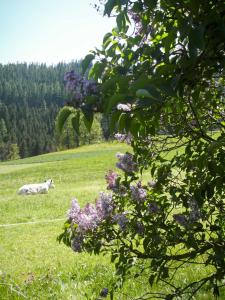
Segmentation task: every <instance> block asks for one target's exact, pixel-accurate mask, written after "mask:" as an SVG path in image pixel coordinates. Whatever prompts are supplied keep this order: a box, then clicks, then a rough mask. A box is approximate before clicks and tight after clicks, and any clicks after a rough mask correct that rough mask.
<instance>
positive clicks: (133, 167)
mask: <svg viewBox="0 0 225 300" xmlns="http://www.w3.org/2000/svg"><path fill="white" fill-rule="evenodd" d="M116 157H117V158H118V160H119V162H118V163H117V164H116V166H117V168H119V169H121V170H123V171H124V172H126V173H132V172H135V171H137V170H138V166H137V163H136V162H134V160H133V155H132V154H131V153H128V152H126V153H125V154H123V153H117V154H116Z"/></svg>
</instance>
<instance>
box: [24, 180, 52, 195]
mask: <svg viewBox="0 0 225 300" xmlns="http://www.w3.org/2000/svg"><path fill="white" fill-rule="evenodd" d="M54 187H55V186H54V183H53V180H52V179H48V180H46V181H45V182H42V183H32V184H25V185H23V186H22V187H21V188H19V190H18V194H19V195H32V194H47V193H48V190H49V189H50V188H54Z"/></svg>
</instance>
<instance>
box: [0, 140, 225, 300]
mask: <svg viewBox="0 0 225 300" xmlns="http://www.w3.org/2000/svg"><path fill="white" fill-rule="evenodd" d="M127 149H128V146H125V145H122V144H113V143H111V144H97V145H91V146H84V147H81V148H79V149H75V150H69V151H63V152H59V153H52V154H46V155H41V156H37V157H33V158H27V159H21V160H16V161H10V162H6V163H1V164H0V182H1V187H0V211H1V214H0V300H5V299H7V300H8V299H9V300H11V299H32V300H33V299H41V300H42V299H66V300H67V299H71V300H72V299H74V300H82V299H96V298H97V297H98V296H99V293H100V291H101V289H102V288H103V287H109V288H110V286H111V285H112V283H113V281H114V280H115V276H114V267H113V265H111V264H110V262H109V258H108V257H102V256H89V255H87V254H83V253H82V254H76V253H74V252H72V251H71V249H69V248H67V247H66V246H64V245H63V244H58V242H57V241H56V238H57V236H58V235H59V234H60V233H61V231H62V225H63V223H64V220H65V219H66V212H67V210H68V208H69V206H70V202H71V199H72V198H73V197H76V198H78V200H79V202H80V203H81V205H84V204H85V203H86V202H93V201H94V200H95V198H96V197H97V196H98V193H99V191H102V190H105V180H104V176H105V173H106V171H107V170H108V169H112V168H114V166H115V162H116V158H115V153H116V152H125V151H126V150H127ZM48 178H53V180H54V182H55V186H56V187H55V189H52V190H50V192H49V193H48V194H45V195H32V196H19V195H17V190H18V188H19V187H20V186H21V185H23V184H25V183H32V182H42V181H43V180H44V179H48ZM201 272H203V270H202V269H199V274H200V273H201ZM187 276H189V277H190V276H196V271H195V273H193V272H192V270H191V269H189V270H185V271H184V273H183V274H181V275H180V278H179V280H181V281H185V280H186V279H187ZM146 281H147V278H146V279H144V280H143V278H142V279H141V280H140V281H135V282H134V281H133V280H130V281H129V282H128V283H127V284H126V286H125V287H124V289H123V290H122V291H119V292H118V293H117V294H116V297H115V299H133V298H134V297H135V296H138V295H140V294H141V293H142V292H143V293H144V292H145V291H146ZM199 297H200V298H198V299H204V300H206V299H208V300H209V299H212V296H211V295H208V294H207V293H206V294H205V295H203V294H201V295H200V296H199ZM221 299H224V298H221Z"/></svg>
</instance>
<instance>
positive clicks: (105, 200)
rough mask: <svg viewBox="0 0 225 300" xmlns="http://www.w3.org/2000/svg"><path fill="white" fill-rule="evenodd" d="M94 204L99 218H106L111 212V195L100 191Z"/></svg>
mask: <svg viewBox="0 0 225 300" xmlns="http://www.w3.org/2000/svg"><path fill="white" fill-rule="evenodd" d="M95 206H96V210H97V213H98V216H99V218H100V220H104V219H106V218H107V217H108V216H110V214H111V213H112V212H113V208H114V206H113V201H112V195H111V194H106V193H103V192H101V193H100V198H99V199H98V200H97V201H96V204H95Z"/></svg>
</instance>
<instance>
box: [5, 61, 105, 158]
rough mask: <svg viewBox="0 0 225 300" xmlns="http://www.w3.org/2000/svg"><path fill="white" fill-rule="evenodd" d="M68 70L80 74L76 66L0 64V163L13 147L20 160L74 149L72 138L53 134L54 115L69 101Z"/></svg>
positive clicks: (83, 141)
mask: <svg viewBox="0 0 225 300" xmlns="http://www.w3.org/2000/svg"><path fill="white" fill-rule="evenodd" d="M71 69H75V70H76V71H77V72H81V64H80V62H73V63H70V64H65V63H59V64H58V65H56V66H46V65H45V64H40V65H38V64H30V65H27V64H26V63H24V64H8V65H1V64H0V146H1V150H2V151H1V158H0V159H1V160H7V159H10V157H12V156H9V155H8V154H7V153H9V152H10V151H9V149H11V148H14V145H15V146H16V145H17V147H18V149H19V153H18V155H19V156H20V157H22V158H23V157H27V156H33V155H38V154H41V153H45V152H51V151H55V150H57V149H58V148H65V147H74V146H76V145H77V143H76V141H75V140H74V134H69V135H68V134H67V132H64V133H63V136H64V137H62V138H61V139H59V137H58V136H57V135H56V134H55V119H56V115H57V113H58V111H59V110H60V108H61V107H62V106H63V105H64V104H65V103H66V101H67V100H66V99H68V98H69V94H68V92H67V90H66V88H65V82H64V74H65V73H66V72H67V71H69V70H71ZM83 131H84V130H83ZM85 134H86V135H88V133H87V131H86V133H85ZM98 138H100V137H98ZM95 139H96V137H95ZM90 140H91V141H93V136H92V137H89V136H87V138H86V137H83V138H82V143H89V142H90ZM18 155H17V156H16V157H18ZM13 157H14V156H13Z"/></svg>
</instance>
